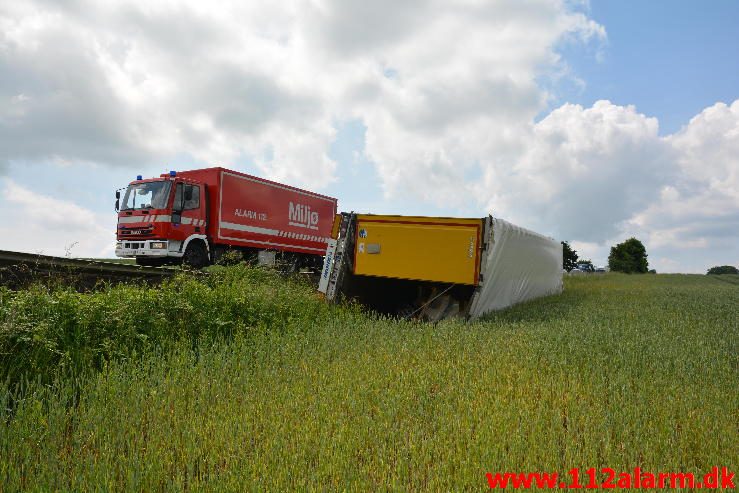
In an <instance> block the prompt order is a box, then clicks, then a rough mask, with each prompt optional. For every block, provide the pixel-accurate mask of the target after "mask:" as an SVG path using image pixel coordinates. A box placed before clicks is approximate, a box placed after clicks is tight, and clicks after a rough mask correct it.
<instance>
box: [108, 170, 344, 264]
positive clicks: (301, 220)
mask: <svg viewBox="0 0 739 493" xmlns="http://www.w3.org/2000/svg"><path fill="white" fill-rule="evenodd" d="M116 199H117V200H116V210H118V228H117V243H116V255H117V256H118V257H123V258H135V259H136V262H137V263H138V264H139V265H162V264H165V263H170V262H175V261H183V262H185V263H187V264H189V265H191V266H193V267H202V266H205V265H208V264H210V263H212V262H214V261H215V260H217V259H218V258H219V257H220V256H221V255H222V254H223V253H224V252H226V251H228V250H229V249H231V250H237V251H239V252H241V253H244V254H252V255H254V256H257V255H259V254H260V252H263V253H266V255H264V256H265V257H267V258H269V257H270V254H271V255H272V257H271V258H272V259H274V255H279V256H281V257H283V260H284V261H285V262H286V263H287V264H289V265H290V266H291V267H292V268H296V269H297V268H301V267H309V268H314V269H320V267H321V265H322V258H323V254H324V253H325V251H326V247H327V244H328V241H329V239H330V238H331V236H332V229H333V226H334V222H335V218H336V199H335V198H331V197H327V196H325V195H320V194H317V193H313V192H309V191H307V190H301V189H299V188H295V187H291V186H288V185H283V184H280V183H275V182H272V181H269V180H265V179H262V178H258V177H255V176H251V175H247V174H244V173H239V172H236V171H230V170H227V169H224V168H206V169H199V170H191V171H182V172H175V171H170V172H169V173H167V174H163V175H161V176H159V177H158V178H149V179H143V178H142V177H141V176H138V177H137V179H136V180H135V181H132V182H131V183H130V184H129V185H128V188H126V191H125V192H124V193H123V194H122V195H121V193H120V192H116ZM272 252H274V253H272Z"/></svg>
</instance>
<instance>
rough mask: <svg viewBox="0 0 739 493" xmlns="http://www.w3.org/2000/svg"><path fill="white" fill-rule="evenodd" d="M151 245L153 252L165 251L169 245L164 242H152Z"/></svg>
mask: <svg viewBox="0 0 739 493" xmlns="http://www.w3.org/2000/svg"><path fill="white" fill-rule="evenodd" d="M150 245H151V249H152V250H164V249H165V248H167V243H165V242H164V241H152V242H151V243H150Z"/></svg>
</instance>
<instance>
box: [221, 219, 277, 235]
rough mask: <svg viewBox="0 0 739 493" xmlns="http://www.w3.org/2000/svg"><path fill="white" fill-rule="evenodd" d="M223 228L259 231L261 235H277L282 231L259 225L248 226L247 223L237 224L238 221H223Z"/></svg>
mask: <svg viewBox="0 0 739 493" xmlns="http://www.w3.org/2000/svg"><path fill="white" fill-rule="evenodd" d="M221 228H223V229H231V230H234V231H246V232H247V233H258V234H260V235H271V236H277V235H278V234H279V233H280V232H279V231H277V230H276V229H269V228H259V227H257V226H247V225H246V224H236V223H227V222H221Z"/></svg>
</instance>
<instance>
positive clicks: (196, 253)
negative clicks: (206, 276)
mask: <svg viewBox="0 0 739 493" xmlns="http://www.w3.org/2000/svg"><path fill="white" fill-rule="evenodd" d="M182 263H183V264H185V265H189V266H190V267H192V268H193V269H201V268H203V267H205V266H206V265H208V252H207V251H206V250H205V245H203V244H202V242H200V241H191V242H190V244H189V245H187V248H186V249H185V254H184V255H183V256H182Z"/></svg>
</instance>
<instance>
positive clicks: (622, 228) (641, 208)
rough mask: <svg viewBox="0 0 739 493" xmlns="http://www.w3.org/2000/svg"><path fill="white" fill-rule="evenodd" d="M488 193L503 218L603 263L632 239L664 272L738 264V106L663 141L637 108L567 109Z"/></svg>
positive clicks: (537, 132) (540, 126) (714, 110)
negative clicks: (641, 244) (613, 247)
mask: <svg viewBox="0 0 739 493" xmlns="http://www.w3.org/2000/svg"><path fill="white" fill-rule="evenodd" d="M486 187H487V189H488V190H490V191H491V200H490V206H491V207H495V206H497V208H498V209H499V210H501V214H502V215H508V216H511V217H513V218H515V219H517V220H519V221H520V222H523V223H527V224H529V225H531V226H533V227H535V228H536V229H539V230H543V231H549V232H551V233H552V234H555V235H556V236H557V237H560V238H568V239H572V240H576V241H575V242H574V243H573V245H574V247H575V248H576V249H578V250H579V251H581V252H582V253H583V254H584V255H585V256H586V257H587V256H592V257H594V258H596V259H597V261H599V262H605V259H606V257H607V255H608V246H610V245H613V244H615V243H617V242H620V241H623V240H624V239H626V238H628V237H630V236H636V237H638V238H640V239H641V240H642V241H643V242H644V243H645V245H646V246H647V251H648V252H649V251H654V252H656V255H655V256H654V258H653V260H652V265H653V266H654V267H656V268H658V269H660V268H661V269H667V270H672V269H674V266H675V265H681V266H682V268H683V269H685V270H690V271H697V272H703V271H705V266H706V265H713V264H716V263H724V264H726V263H728V264H735V263H738V261H739V233H738V231H739V100H737V101H735V102H734V103H733V104H732V105H730V106H727V105H726V104H723V103H718V104H716V105H714V106H711V107H709V108H706V109H705V110H704V111H702V112H701V113H700V114H699V115H697V116H696V117H694V118H693V119H692V120H691V121H690V123H689V124H688V125H687V126H686V127H684V128H683V129H681V130H680V131H679V132H677V133H675V134H673V135H669V136H666V137H660V136H659V135H658V122H657V120H656V119H655V118H648V117H646V116H644V115H641V114H638V113H637V112H636V110H635V109H634V108H633V107H622V106H617V105H613V104H612V103H609V102H607V101H599V102H596V103H595V104H594V105H593V107H592V108H587V109H585V108H582V107H580V106H577V105H568V104H566V105H563V106H562V107H560V108H558V109H557V110H555V111H553V112H552V113H550V114H549V115H548V116H547V117H546V118H544V119H543V120H542V121H541V122H539V123H537V124H535V125H534V126H533V130H532V134H531V139H530V141H529V144H528V149H527V151H526V152H525V153H523V155H522V157H521V158H520V159H518V160H517V161H516V162H515V165H514V166H512V167H510V168H509V169H505V168H494V167H493V168H491V169H490V170H489V171H488V174H487V183H486ZM677 259H679V260H677Z"/></svg>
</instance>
